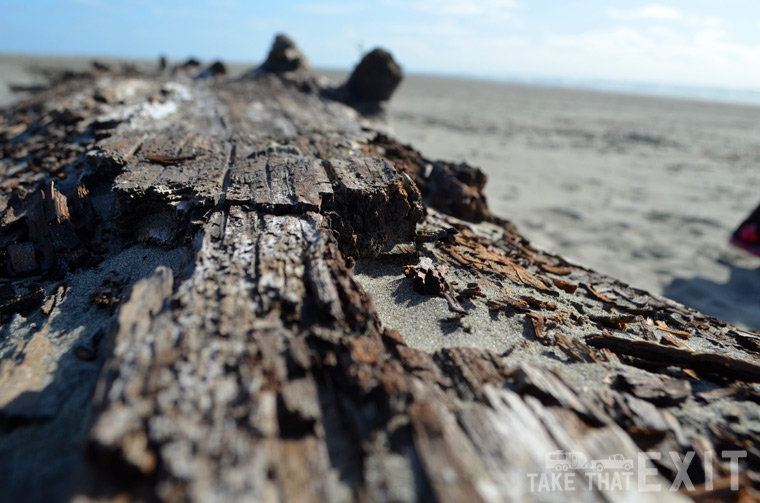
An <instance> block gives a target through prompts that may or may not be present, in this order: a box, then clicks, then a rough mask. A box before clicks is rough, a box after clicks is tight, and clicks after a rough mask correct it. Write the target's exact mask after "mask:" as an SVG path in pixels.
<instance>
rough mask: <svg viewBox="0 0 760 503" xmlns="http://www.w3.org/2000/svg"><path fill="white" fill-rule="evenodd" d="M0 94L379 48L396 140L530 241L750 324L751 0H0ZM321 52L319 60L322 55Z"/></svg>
mask: <svg viewBox="0 0 760 503" xmlns="http://www.w3.org/2000/svg"><path fill="white" fill-rule="evenodd" d="M0 7H2V16H0V53H2V55H0V104H2V105H7V104H9V103H11V102H12V101H13V100H16V99H18V98H19V96H18V95H12V94H11V93H9V92H8V87H7V83H8V82H12V83H18V84H30V83H34V82H35V78H36V77H35V76H34V75H33V74H31V73H29V72H28V68H29V67H30V66H35V65H40V64H44V65H63V66H77V65H79V67H84V66H87V65H89V61H90V60H91V59H92V58H97V59H100V60H106V61H108V60H109V58H122V59H123V58H126V59H129V60H133V61H138V62H140V64H144V65H146V66H148V67H150V68H153V67H155V64H156V60H157V58H158V56H159V55H161V54H163V55H166V56H167V57H168V58H169V59H170V60H174V61H178V60H185V59H187V58H188V57H190V56H193V57H196V58H199V59H201V60H203V61H206V62H210V61H212V60H216V59H220V60H222V61H224V62H226V63H228V64H229V63H233V66H232V68H233V74H234V71H235V70H236V69H237V70H238V71H240V72H242V71H243V70H244V69H248V68H250V67H251V66H254V65H255V64H257V63H259V62H261V61H263V60H264V58H265V57H266V54H267V51H268V49H269V46H270V44H271V41H272V39H273V38H274V35H275V34H276V33H278V32H285V33H287V34H289V35H290V36H291V37H292V38H293V39H294V40H295V41H296V43H297V44H298V45H299V46H300V48H301V49H302V50H303V51H304V52H305V53H306V55H307V57H308V58H309V59H310V61H311V63H312V65H313V66H315V67H316V68H317V69H318V70H319V71H321V72H323V73H325V74H327V75H328V76H330V77H331V78H333V79H336V80H338V79H341V78H343V77H344V75H345V71H346V70H348V69H349V68H350V67H352V66H353V65H354V64H356V63H357V62H358V61H359V59H360V57H361V55H362V54H363V53H364V52H366V51H368V50H370V49H372V48H374V47H376V46H381V47H384V48H386V49H388V50H390V51H391V52H392V53H393V54H394V56H395V57H396V59H397V60H398V61H399V63H400V64H401V65H402V67H403V68H404V70H405V72H406V75H407V77H406V79H405V81H404V82H403V83H402V86H401V88H400V89H399V91H397V94H396V96H394V98H393V99H392V100H391V103H390V105H389V112H390V113H389V119H390V122H391V125H392V126H393V128H394V129H395V131H396V135H397V136H398V138H399V139H400V140H401V141H404V142H409V143H412V144H413V145H414V146H415V148H417V149H418V150H421V151H422V153H423V154H424V155H425V156H427V157H429V158H431V159H438V158H442V159H448V160H455V161H467V162H469V163H470V164H473V165H476V166H478V167H480V168H482V169H483V170H484V171H485V172H486V173H487V174H488V176H489V179H490V181H489V184H488V186H487V188H486V194H487V196H488V198H489V204H490V206H491V208H492V210H493V211H494V212H495V213H496V214H498V215H500V216H502V217H504V218H507V219H509V220H512V221H513V222H514V223H516V224H517V226H518V228H519V229H520V230H521V231H522V232H523V233H524V234H525V235H526V236H527V237H528V238H529V239H531V240H532V241H534V242H535V243H536V244H537V245H539V246H542V247H545V248H548V249H550V250H553V251H556V252H558V253H560V254H562V255H564V256H566V257H568V258H570V259H572V260H574V261H576V262H579V263H581V264H583V265H586V266H589V267H592V268H594V269H597V270H600V271H602V272H606V273H609V274H611V275H613V276H615V277H618V278H620V279H621V280H623V281H626V282H629V283H631V284H633V285H634V286H638V287H641V288H644V289H647V290H650V291H652V292H654V293H659V294H663V295H666V296H669V297H671V298H673V299H675V300H678V301H680V302H683V303H685V304H687V305H690V306H692V307H695V308H698V309H700V310H703V311H705V312H707V313H708V314H713V315H715V316H718V317H720V318H723V319H725V320H726V321H730V322H733V323H738V324H740V325H743V326H747V327H754V328H760V309H758V304H759V303H760V271H758V265H760V259H758V258H757V257H754V256H751V255H748V254H747V253H745V252H743V251H741V250H737V249H734V248H732V247H731V246H730V245H728V243H727V240H728V237H729V235H730V234H731V231H732V230H733V229H734V228H735V227H736V226H737V225H738V224H739V223H740V222H741V220H742V219H743V218H744V217H745V216H746V215H747V214H748V213H749V212H750V211H751V210H752V209H753V208H754V207H755V206H756V205H757V204H758V203H760V190H758V189H759V188H760V169H758V167H759V166H760V70H758V63H760V2H757V1H756V0H722V1H721V2H716V1H714V0H709V1H708V0H690V1H687V0H667V1H666V0H663V1H661V2H654V3H653V2H646V1H635V0H625V1H600V0H590V1H583V2H558V1H546V0H544V1H541V0H538V1H530V2H528V1H527V0H482V1H478V2H472V1H469V0H435V1H434V0H372V1H363V2H345V1H325V2H306V1H280V2H243V1H236V0H185V1H182V2H179V1H164V2H154V1H144V0H124V1H114V0H68V1H57V2H56V1H39V0H37V1H34V0H25V1H14V0H2V1H0ZM328 70H330V71H328Z"/></svg>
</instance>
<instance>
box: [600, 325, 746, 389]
mask: <svg viewBox="0 0 760 503" xmlns="http://www.w3.org/2000/svg"><path fill="white" fill-rule="evenodd" d="M586 343H587V344H589V345H590V346H594V347H597V348H607V349H610V350H612V351H615V352H616V353H618V354H624V355H630V356H635V357H637V358H641V359H643V360H648V361H651V362H659V363H667V364H670V365H674V366H680V367H684V366H685V367H687V368H690V369H694V370H696V371H697V372H700V373H703V374H705V375H708V374H709V375H712V376H713V377H720V378H722V377H729V378H733V379H740V380H745V381H749V382H760V365H759V364H757V363H753V362H750V361H747V360H741V359H738V358H732V357H730V356H726V355H720V354H715V353H698V352H695V351H691V350H686V349H681V348H675V347H669V346H662V345H660V344H657V343H654V342H650V341H635V340H630V339H624V338H622V337H615V336H611V335H593V336H590V337H587V338H586Z"/></svg>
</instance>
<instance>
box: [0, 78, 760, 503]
mask: <svg viewBox="0 0 760 503" xmlns="http://www.w3.org/2000/svg"><path fill="white" fill-rule="evenodd" d="M304 78H305V79H306V80H303V79H302V80H298V79H295V80H293V79H291V78H289V77H287V76H277V75H271V74H267V73H264V72H260V73H259V74H257V75H255V76H252V77H250V78H246V79H242V80H236V81H231V80H224V79H223V78H221V77H216V80H213V79H212V80H198V79H195V80H193V79H191V78H189V77H188V76H186V75H185V74H183V73H182V71H179V70H178V71H177V73H176V74H173V75H170V74H168V73H167V72H164V73H161V74H158V75H154V76H147V75H138V74H134V73H129V74H125V73H119V72H111V73H108V72H106V71H105V70H102V69H100V70H97V71H96V72H95V74H93V75H84V76H77V77H72V78H70V79H67V80H64V81H63V82H61V83H59V84H58V85H57V86H55V87H52V88H51V89H48V90H46V91H43V92H42V93H41V94H39V95H37V96H35V97H33V98H31V99H30V100H28V101H26V102H24V103H22V104H20V105H18V106H16V107H15V108H11V109H8V110H5V111H3V112H2V119H3V120H2V121H1V122H0V142H1V145H2V154H3V158H2V164H0V172H1V173H2V175H3V180H2V183H1V184H0V209H1V210H2V211H3V215H2V220H1V221H0V223H1V224H2V226H1V227H0V238H2V241H0V261H1V264H0V274H2V276H3V278H2V279H3V283H2V285H0V289H1V290H2V291H0V311H1V314H2V316H3V324H4V328H3V330H4V331H3V334H4V339H3V340H2V341H0V342H2V345H0V350H1V351H2V352H1V353H0V357H2V360H0V389H2V393H0V394H1V395H2V398H3V401H2V403H0V425H1V426H2V429H1V430H0V467H2V468H3V469H2V470H0V486H2V489H3V498H8V501H22V500H24V499H25V498H27V497H30V496H28V495H29V494H33V495H34V498H36V499H37V500H39V501H64V500H66V499H67V498H68V496H66V495H67V494H72V495H73V496H72V497H73V498H75V501H82V502H84V501H99V502H102V501H114V502H115V501H146V502H147V501H157V502H179V501H192V502H208V501H229V502H233V501H287V502H299V501H304V502H306V501H309V502H313V501H366V502H381V501H383V502H384V501H396V502H411V501H441V502H462V501H468V502H476V501H483V502H497V501H528V500H541V501H557V502H565V501H586V502H590V501H599V502H610V501H616V502H617V501H620V502H622V501H637V502H639V501H687V500H688V498H689V497H690V496H691V497H694V498H696V499H698V500H700V501H712V500H736V501H739V500H743V501H749V500H752V499H756V498H758V497H759V495H760V493H758V489H759V488H760V447H759V446H758V445H757V443H756V442H757V438H758V434H760V432H759V431H758V426H757V425H758V424H760V423H758V421H759V420H760V405H758V403H760V399H758V393H757V389H756V387H757V383H758V382H760V359H759V358H760V342H759V341H760V336H758V334H755V333H751V332H747V331H743V330H740V329H737V328H734V327H731V326H729V325H727V324H725V323H722V322H720V321H718V320H715V319H712V318H709V317H707V316H704V315H702V314H700V313H697V312H695V311H693V310H690V309H687V308H685V307H683V306H680V305H678V304H675V303H673V302H670V301H667V300H665V299H662V298H655V297H652V296H650V295H648V294H646V293H645V292H641V291H638V290H634V289H631V288H629V287H628V286H626V285H624V284H621V283H619V282H617V281H615V280H613V279H611V278H608V277H606V276H603V275H600V274H596V273H594V272H592V271H589V270H586V269H584V268H582V267H579V266H576V265H573V264H570V263H567V262H566V261H564V260H562V259H561V258H559V257H557V256H554V255H551V254H549V253H545V252H541V251H538V250H535V249H534V248H533V247H532V246H531V245H530V243H528V242H527V241H525V240H524V239H523V238H522V237H521V236H520V235H519V234H518V233H517V231H516V230H515V229H514V227H512V226H511V225H510V224H508V223H507V222H504V221H501V220H499V219H498V218H495V217H493V216H492V215H491V214H490V213H489V212H488V208H487V206H486V205H485V198H484V197H483V193H482V189H483V186H484V184H485V176H484V175H483V173H482V172H480V171H479V170H477V169H475V168H472V167H470V166H467V165H463V164H460V165H457V164H453V163H446V162H436V161H430V160H427V159H425V158H423V157H422V155H421V154H419V153H418V152H416V151H414V150H413V149H412V148H411V147H406V146H403V145H402V144H400V143H398V142H396V141H395V140H394V139H392V138H390V137H389V136H387V135H381V134H379V133H378V132H377V131H376V130H375V129H374V126H373V125H372V123H370V122H367V121H366V120H365V119H363V118H361V117H360V116H358V114H357V113H356V112H355V111H354V110H352V109H350V108H349V107H347V106H345V105H343V104H341V103H337V102H334V101H331V100H329V99H326V96H329V93H328V94H326V93H325V89H324V88H322V87H320V85H321V84H319V81H317V80H315V79H311V80H310V79H309V78H306V77H304ZM131 250H132V251H131ZM134 250H144V251H140V255H141V258H139V259H138V260H137V261H136V262H134V263H142V264H148V265H149V266H150V269H151V270H152V271H153V272H152V273H151V274H149V275H148V276H147V277H143V278H142V279H140V280H139V281H136V279H137V278H134V277H132V276H130V275H129V273H130V271H125V270H115V269H112V268H114V267H116V266H115V265H113V264H115V262H114V261H113V260H111V259H112V258H113V257H117V256H121V255H118V254H119V253H123V254H125V255H124V256H127V255H126V254H128V253H133V254H137V252H135V251H134ZM171 250H175V251H178V253H177V255H178V256H180V258H181V260H177V261H176V265H175V266H169V265H167V263H165V262H164V260H168V259H166V257H167V255H166V253H169V251H171ZM399 250H401V253H400V254H399ZM130 256H131V255H130ZM171 256H173V255H171ZM394 257H395V258H394ZM399 257H400V258H399ZM104 260H105V261H109V260H110V262H106V263H108V264H111V265H109V266H108V267H100V266H99V264H101V263H102V262H103V261H104ZM371 260H385V261H386V263H387V261H391V262H393V261H395V262H394V263H396V262H398V264H399V265H398V274H397V276H396V277H395V278H392V280H393V281H397V282H410V283H411V284H413V288H414V289H415V290H416V291H417V292H418V295H419V298H418V299H416V300H415V302H420V303H427V302H440V301H439V300H438V299H435V298H434V297H442V298H444V299H446V301H447V305H448V308H449V309H450V310H451V311H453V312H454V313H455V314H456V317H455V318H454V321H451V320H448V321H447V320H441V322H440V323H438V324H431V325H435V327H433V326H431V327H430V329H431V330H432V329H433V328H438V327H439V326H440V325H441V323H443V324H445V323H450V324H451V325H452V326H453V328H452V330H464V329H465V328H467V323H468V321H467V320H468V317H469V316H472V314H471V313H473V312H474V311H475V310H477V309H484V310H487V312H488V313H490V314H489V316H490V317H491V323H494V324H497V323H501V322H503V321H504V320H510V322H512V323H513V324H512V325H510V326H516V327H519V328H517V329H515V332H514V333H509V334H506V333H505V334H502V335H503V336H504V337H511V338H514V339H517V340H519V341H520V342H519V343H518V344H515V345H514V347H512V348H510V349H508V350H507V351H505V352H504V353H503V354H496V353H494V352H489V351H486V350H483V349H477V348H473V347H464V345H463V346H460V347H442V348H441V349H438V350H436V351H434V352H425V351H421V350H419V349H416V348H414V347H410V345H409V344H407V343H406V342H405V337H404V335H405V334H404V333H403V330H402V331H401V332H397V331H394V330H390V329H387V328H385V327H384V325H383V321H384V320H383V319H381V316H380V315H379V314H378V311H377V310H376V308H375V306H374V305H373V300H372V296H371V295H370V294H371V293H372V292H369V293H368V292H365V290H364V288H362V286H361V285H360V284H359V283H357V281H356V280H355V279H354V274H353V265H354V264H355V263H356V261H365V262H364V263H368V262H367V261H371ZM132 263H133V262H130V264H132ZM403 265H408V267H407V269H406V276H407V277H408V278H405V277H404V268H403ZM404 284H406V283H404ZM83 285H86V286H83ZM84 288H89V299H88V295H87V293H86V292H87V290H83V289H84ZM69 291H73V292H83V291H84V292H85V293H84V295H81V298H80V299H77V302H78V303H79V304H81V303H85V304H86V303H87V302H88V300H89V307H86V308H82V309H83V311H82V313H83V314H81V315H76V316H73V318H74V319H71V318H72V317H66V316H65V315H64V314H65V313H64V314H58V313H59V312H63V311H64V310H66V309H73V308H72V307H71V306H73V304H71V303H70V302H68V301H67V295H74V294H73V293H71V294H70V293H69ZM399 302H400V301H399ZM117 307H118V309H117ZM77 312H79V311H77ZM51 313H52V314H51ZM53 315H55V316H57V317H56V318H55V320H56V321H55V323H52V324H48V323H47V321H46V320H47V319H48V317H49V316H53ZM446 326H448V325H446ZM40 327H41V328H40ZM61 327H63V328H61ZM85 328H86V329H85ZM53 330H58V332H56V333H64V334H66V336H65V337H62V336H61V337H58V336H56V337H52V336H50V337H49V336H48V335H47V334H49V333H53V332H52V331H53ZM468 330H469V332H468V333H469V337H472V338H478V337H485V335H484V334H482V333H481V332H480V328H479V327H478V326H473V327H469V328H468ZM64 342H65V344H66V345H64ZM56 348H57V349H56ZM56 358H57V359H56ZM87 369H89V370H87ZM85 370H86V371H85ZM24 376H27V377H26V378H25V377H24ZM96 376H99V377H96ZM63 390H65V393H64V391H63ZM93 396H94V398H92V397H93ZM90 403H92V405H90ZM77 404H78V405H77ZM43 437H44V438H46V439H49V440H46V441H45V442H44V444H43V443H42V442H41V441H40V442H38V443H36V444H34V445H35V446H38V447H36V448H35V449H27V448H26V447H25V446H26V445H27V442H28V441H29V439H30V438H43ZM732 450H738V451H742V452H744V453H746V456H744V457H740V458H739V460H738V464H737V465H736V466H737V467H738V469H737V470H738V474H734V475H737V480H738V489H737V490H731V489H729V490H726V489H725V487H724V485H719V484H717V482H716V484H714V485H709V482H710V481H711V480H715V481H719V480H721V481H722V480H728V479H727V477H730V476H731V475H732V472H731V467H730V464H729V462H728V460H726V459H722V458H721V457H720V453H721V452H723V451H732ZM32 451H34V452H32ZM645 451H646V452H650V453H654V455H652V456H650V457H653V458H654V461H651V460H649V458H644V459H643V460H642V458H641V453H643V452H645ZM695 452H696V453H697V454H696V457H697V458H698V459H699V460H700V463H701V464H699V466H697V462H696V461H695V462H694V467H695V468H694V469H689V471H688V476H689V477H690V481H691V482H692V483H693V485H691V484H688V485H686V484H678V486H677V487H676V489H679V490H678V491H676V490H673V491H671V490H669V488H670V486H671V483H672V482H673V481H678V480H683V476H685V472H683V473H682V470H683V467H682V466H680V465H677V464H676V461H674V460H682V459H685V456H690V455H693V454H690V453H695ZM558 453H559V454H558ZM558 456H559V457H558ZM560 457H561V458H562V459H563V460H565V461H562V462H560V461H558V460H559V459H560ZM58 459H61V460H64V461H62V462H55V461H48V460H58ZM10 460H13V461H12V463H13V465H12V468H13V469H10V468H9V467H11V461H10ZM41 460H45V463H44V464H47V465H48V469H46V470H45V471H44V473H41V472H38V471H37V470H38V469H39V467H40V466H41V465H42V464H43V463H42V461H41ZM580 460H583V461H580ZM626 460H633V461H632V462H631V464H627V461H626ZM704 460H712V461H711V462H712V463H713V464H712V465H709V466H710V469H709V471H706V470H705V469H704V468H703V467H704V466H708V465H707V464H705V463H702V461H704ZM48 462H49V464H48ZM705 462H706V461H705ZM562 463H565V464H562ZM615 463H618V464H619V466H617V465H615ZM558 467H559V468H558ZM655 469H656V470H655ZM615 473H617V474H618V475H616V476H618V477H623V478H622V479H621V480H622V482H621V483H620V485H612V484H610V483H609V477H608V478H607V479H605V478H603V477H601V475H605V474H606V475H610V474H615ZM600 474H601V475H600ZM558 475H560V476H561V477H562V480H564V481H567V480H569V477H573V476H575V477H576V480H575V483H574V485H573V488H572V490H568V488H567V486H563V487H562V488H559V489H558V488H557V486H550V485H548V483H546V482H545V480H548V478H549V477H551V478H552V479H556V478H557V476H558ZM610 476H612V475H610ZM641 477H644V479H646V481H647V483H648V484H649V486H648V487H650V486H651V485H659V486H660V487H661V488H662V489H661V490H660V491H653V492H641V493H639V494H634V492H635V491H636V490H637V486H636V484H637V483H638V481H639V480H641ZM710 477H713V478H710ZM71 480H74V481H75V482H74V483H73V484H72V485H70V484H69V481H71ZM43 481H44V483H43ZM605 481H606V482H605ZM626 484H627V485H626ZM547 488H548V489H547ZM30 491H32V492H30Z"/></svg>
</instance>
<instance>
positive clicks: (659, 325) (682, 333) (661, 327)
mask: <svg viewBox="0 0 760 503" xmlns="http://www.w3.org/2000/svg"><path fill="white" fill-rule="evenodd" d="M655 326H656V327H657V329H658V330H662V331H663V332H668V333H671V334H674V335H677V336H679V337H681V338H683V339H688V338H689V337H690V336H691V333H689V332H685V331H683V330H675V329H673V328H668V326H667V325H666V324H665V322H664V321H659V320H658V321H657V322H656V323H655Z"/></svg>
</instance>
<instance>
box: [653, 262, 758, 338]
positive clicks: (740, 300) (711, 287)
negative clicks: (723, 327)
mask: <svg viewBox="0 0 760 503" xmlns="http://www.w3.org/2000/svg"><path fill="white" fill-rule="evenodd" d="M664 295H665V296H666V297H670V298H671V299H673V300H675V301H678V302H680V303H682V304H685V305H687V306H689V307H692V308H694V309H697V310H699V311H702V312H703V313H705V314H708V315H710V316H715V317H716V318H719V319H721V320H723V321H727V322H729V323H733V324H735V325H743V326H745V327H749V328H752V329H754V330H760V268H759V269H743V268H740V267H731V275H730V277H729V279H728V282H726V283H716V282H714V281H710V280H707V279H704V278H689V279H684V278H676V279H675V280H673V282H672V283H671V284H670V285H668V286H667V287H665V291H664Z"/></svg>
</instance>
